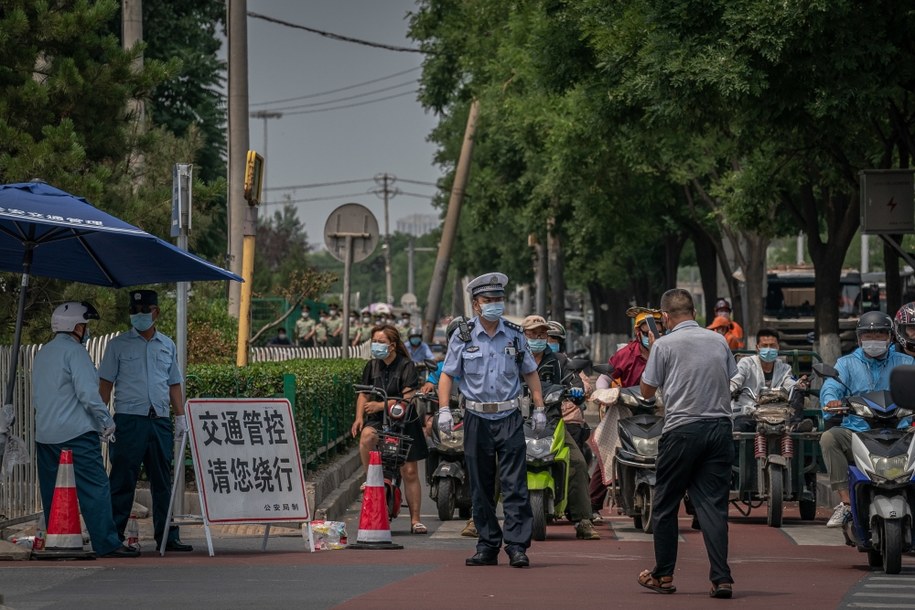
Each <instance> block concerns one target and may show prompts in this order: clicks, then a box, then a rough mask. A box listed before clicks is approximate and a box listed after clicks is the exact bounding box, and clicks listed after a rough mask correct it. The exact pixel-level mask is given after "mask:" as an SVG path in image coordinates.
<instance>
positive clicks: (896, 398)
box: [890, 364, 915, 410]
mask: <svg viewBox="0 0 915 610" xmlns="http://www.w3.org/2000/svg"><path fill="white" fill-rule="evenodd" d="M890 394H892V396H893V402H895V403H896V405H897V406H899V407H902V408H903V409H913V410H915V365H909V364H906V365H902V366H897V367H896V368H894V369H893V370H892V372H891V373H890Z"/></svg>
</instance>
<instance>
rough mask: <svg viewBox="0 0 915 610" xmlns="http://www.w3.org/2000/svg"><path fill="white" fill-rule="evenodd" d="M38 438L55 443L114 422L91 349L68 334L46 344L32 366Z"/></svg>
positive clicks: (36, 438) (61, 334) (36, 436)
mask: <svg viewBox="0 0 915 610" xmlns="http://www.w3.org/2000/svg"><path fill="white" fill-rule="evenodd" d="M32 402H33V404H34V405H35V440H36V441H37V442H39V443H44V444H47V445H53V444H57V443H64V442H66V441H69V440H72V439H74V438H76V437H77V436H80V435H82V434H86V433H87V432H101V431H102V430H103V429H104V428H110V427H111V426H112V425H113V424H114V420H113V419H112V418H111V414H110V413H109V412H108V406H107V405H106V404H105V403H103V402H102V397H101V396H100V395H99V393H98V373H97V372H96V370H95V365H94V364H92V358H90V357H89V352H87V351H86V348H85V347H84V346H83V345H82V344H80V342H79V341H77V340H76V339H74V338H73V337H72V336H71V335H68V334H66V333H58V334H57V336H56V337H54V338H53V339H52V340H51V341H50V342H48V343H47V344H46V345H44V346H42V348H41V349H40V350H39V351H38V354H37V355H36V356H35V363H34V364H33V365H32Z"/></svg>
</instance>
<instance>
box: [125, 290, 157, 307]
mask: <svg viewBox="0 0 915 610" xmlns="http://www.w3.org/2000/svg"><path fill="white" fill-rule="evenodd" d="M130 304H131V305H156V306H158V305H159V295H158V294H157V293H156V291H155V290H131V291H130Z"/></svg>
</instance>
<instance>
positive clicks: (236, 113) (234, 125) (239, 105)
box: [226, 0, 249, 318]
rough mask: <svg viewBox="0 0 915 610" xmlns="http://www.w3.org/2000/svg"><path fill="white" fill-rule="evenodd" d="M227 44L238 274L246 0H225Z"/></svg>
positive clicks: (232, 250) (236, 287)
mask: <svg viewBox="0 0 915 610" xmlns="http://www.w3.org/2000/svg"><path fill="white" fill-rule="evenodd" d="M226 5H227V10H228V16H227V19H228V26H229V27H228V31H229V36H228V44H229V54H228V55H229V98H228V103H229V142H228V156H229V174H228V176H227V178H228V183H229V192H228V225H229V240H228V243H229V252H228V257H227V258H228V267H229V270H230V271H232V273H234V274H236V275H241V274H242V256H241V254H242V244H243V239H244V225H245V216H246V215H247V209H246V208H247V207H248V204H247V202H246V201H245V163H246V161H247V154H248V145H249V142H248V137H249V136H248V2H247V0H227V2H226ZM228 284H229V315H230V316H232V317H234V318H237V317H238V313H239V303H240V302H241V284H239V283H237V282H229V283H228Z"/></svg>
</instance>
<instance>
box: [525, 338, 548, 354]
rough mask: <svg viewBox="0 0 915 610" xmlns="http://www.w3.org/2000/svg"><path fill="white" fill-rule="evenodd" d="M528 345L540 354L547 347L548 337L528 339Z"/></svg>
mask: <svg viewBox="0 0 915 610" xmlns="http://www.w3.org/2000/svg"><path fill="white" fill-rule="evenodd" d="M527 345H528V347H530V348H531V351H532V352H534V353H535V354H539V353H541V352H542V351H543V350H545V349H546V339H528V340H527Z"/></svg>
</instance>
